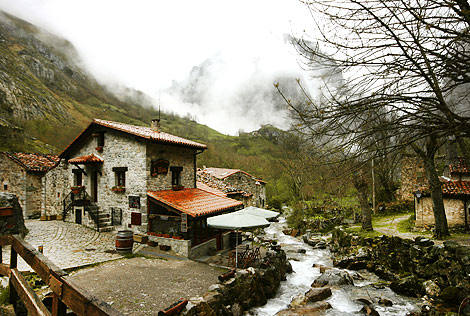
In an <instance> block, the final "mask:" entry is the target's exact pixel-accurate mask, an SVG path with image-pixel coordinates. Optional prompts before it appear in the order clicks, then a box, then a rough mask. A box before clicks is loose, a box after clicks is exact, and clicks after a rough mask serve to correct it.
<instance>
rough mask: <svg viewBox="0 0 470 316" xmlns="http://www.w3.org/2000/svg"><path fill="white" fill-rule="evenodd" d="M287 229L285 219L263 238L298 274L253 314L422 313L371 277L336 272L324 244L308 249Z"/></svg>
mask: <svg viewBox="0 0 470 316" xmlns="http://www.w3.org/2000/svg"><path fill="white" fill-rule="evenodd" d="M286 227H287V225H286V223H285V219H282V218H281V219H280V221H279V222H278V223H273V224H271V226H270V227H268V228H266V229H265V234H266V236H265V237H266V238H267V239H273V240H276V241H277V242H278V243H279V244H280V245H281V247H282V249H283V250H284V251H285V252H286V254H287V258H288V259H289V261H290V263H291V265H292V268H293V271H294V272H293V273H290V274H288V275H287V279H286V280H285V281H282V282H281V284H280V287H279V289H278V291H277V293H276V295H275V296H274V297H273V298H271V299H269V300H268V302H267V304H265V305H263V306H261V307H257V308H253V309H251V310H250V312H249V313H250V314H251V315H258V316H268V315H315V314H316V313H318V311H321V310H324V311H325V312H324V313H325V314H326V315H358V314H359V315H360V314H363V315H407V314H408V313H411V312H415V311H419V310H420V308H421V305H422V304H420V300H418V299H414V298H410V297H405V296H402V295H398V294H396V293H395V292H393V291H392V290H391V289H390V288H389V287H388V286H386V285H385V284H384V283H383V282H382V281H381V280H380V279H379V278H378V277H377V276H376V275H375V274H373V273H370V272H367V271H366V270H360V271H352V270H347V269H337V268H333V260H332V256H331V253H330V251H329V250H328V249H327V247H326V243H325V242H320V243H318V244H317V245H316V246H315V247H312V246H309V245H308V244H306V243H304V242H303V241H302V240H301V239H299V238H296V237H292V236H289V235H286V234H284V233H283V230H284V229H286Z"/></svg>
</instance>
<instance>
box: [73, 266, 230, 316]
mask: <svg viewBox="0 0 470 316" xmlns="http://www.w3.org/2000/svg"><path fill="white" fill-rule="evenodd" d="M223 272H224V270H221V269H218V268H214V267H211V266H209V265H206V264H203V263H198V262H194V261H191V260H173V259H167V260H163V259H153V258H152V259H146V258H143V257H137V258H132V259H122V260H116V261H111V262H107V263H103V264H100V265H99V266H95V267H90V268H85V269H82V270H79V271H76V272H74V273H72V274H71V275H70V276H69V277H68V279H70V280H72V281H73V282H74V283H76V284H77V285H79V286H80V287H82V288H84V289H86V290H87V291H88V292H90V293H92V294H93V295H95V296H96V297H98V298H100V299H102V300H104V301H105V302H107V303H109V304H111V306H112V307H114V308H115V309H117V310H119V311H121V312H123V313H125V314H127V315H156V314H157V313H158V311H159V310H161V309H164V308H166V307H168V306H170V305H171V304H172V303H174V302H176V301H178V300H179V299H180V298H187V299H188V298H190V297H194V296H202V295H203V294H204V293H205V292H206V291H207V289H208V288H209V286H210V285H212V284H214V283H217V276H218V275H220V274H222V273H223Z"/></svg>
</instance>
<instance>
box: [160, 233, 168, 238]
mask: <svg viewBox="0 0 470 316" xmlns="http://www.w3.org/2000/svg"><path fill="white" fill-rule="evenodd" d="M160 237H163V238H170V235H168V234H161V236H160Z"/></svg>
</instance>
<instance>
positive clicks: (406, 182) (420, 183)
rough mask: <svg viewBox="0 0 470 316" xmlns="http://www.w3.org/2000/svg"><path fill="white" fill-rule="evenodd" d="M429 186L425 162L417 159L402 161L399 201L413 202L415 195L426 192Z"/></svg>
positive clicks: (404, 159) (407, 158)
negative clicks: (415, 193) (418, 192)
mask: <svg viewBox="0 0 470 316" xmlns="http://www.w3.org/2000/svg"><path fill="white" fill-rule="evenodd" d="M427 187H429V185H428V180H427V178H426V171H425V170H424V165H423V162H422V161H421V160H420V159H419V158H417V157H404V158H403V159H402V161H401V176H400V189H399V190H398V192H397V193H398V194H397V195H398V196H397V197H398V199H400V200H405V201H413V198H414V195H413V193H414V192H416V191H418V190H421V191H423V190H425V189H426V188H427Z"/></svg>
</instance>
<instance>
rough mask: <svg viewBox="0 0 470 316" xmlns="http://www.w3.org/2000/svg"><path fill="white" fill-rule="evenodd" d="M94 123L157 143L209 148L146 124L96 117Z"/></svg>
mask: <svg viewBox="0 0 470 316" xmlns="http://www.w3.org/2000/svg"><path fill="white" fill-rule="evenodd" d="M93 123H95V124H98V125H101V126H105V127H109V128H112V129H115V130H118V131H121V132H125V133H129V134H132V135H136V136H139V137H143V138H146V139H150V140H153V141H155V142H157V143H167V144H176V145H183V146H186V147H193V148H198V149H206V148H207V146H206V145H204V144H200V143H197V142H194V141H192V140H188V139H185V138H182V137H179V136H174V135H171V134H168V133H164V132H158V131H155V130H153V129H152V128H150V127H146V126H137V125H129V124H124V123H119V122H112V121H105V120H99V119H94V120H93Z"/></svg>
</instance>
